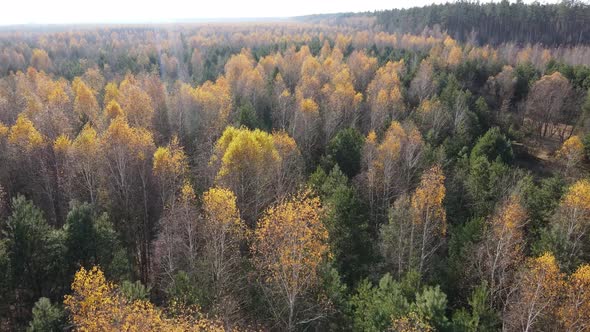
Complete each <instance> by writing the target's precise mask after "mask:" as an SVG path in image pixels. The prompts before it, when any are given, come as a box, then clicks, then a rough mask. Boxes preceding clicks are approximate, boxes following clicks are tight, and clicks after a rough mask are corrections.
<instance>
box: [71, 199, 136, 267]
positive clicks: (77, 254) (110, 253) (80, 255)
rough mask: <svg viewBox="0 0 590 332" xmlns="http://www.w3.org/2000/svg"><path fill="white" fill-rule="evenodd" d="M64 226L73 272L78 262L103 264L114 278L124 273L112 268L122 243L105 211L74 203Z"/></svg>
mask: <svg viewBox="0 0 590 332" xmlns="http://www.w3.org/2000/svg"><path fill="white" fill-rule="evenodd" d="M64 229H65V233H66V247H67V252H68V262H69V263H70V264H72V267H71V273H73V272H74V271H76V270H78V268H79V266H84V267H85V268H91V267H92V266H94V265H100V266H103V267H105V272H106V273H107V275H108V276H110V277H112V278H114V279H120V278H121V277H123V275H121V273H123V274H124V272H122V271H118V272H116V271H113V270H111V269H110V266H111V264H112V263H113V261H114V259H115V256H116V255H120V254H121V251H122V247H121V244H120V243H119V240H118V236H117V233H116V231H115V230H114V229H113V226H112V224H111V222H110V221H109V218H108V215H107V214H106V213H103V214H101V215H100V216H97V215H96V213H95V212H94V209H93V208H92V206H91V205H90V204H88V203H84V204H78V203H74V205H73V207H72V209H71V211H70V212H69V213H68V216H67V220H66V225H65V227H64ZM127 263H128V262H127Z"/></svg>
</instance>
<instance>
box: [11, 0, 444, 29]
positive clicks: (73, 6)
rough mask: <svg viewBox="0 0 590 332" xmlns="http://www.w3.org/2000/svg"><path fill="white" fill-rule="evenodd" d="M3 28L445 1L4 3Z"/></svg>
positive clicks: (360, 8) (357, 9)
mask: <svg viewBox="0 0 590 332" xmlns="http://www.w3.org/2000/svg"><path fill="white" fill-rule="evenodd" d="M1 2H3V4H2V6H1V7H2V9H1V10H0V25H14V24H29V23H33V24H64V23H139V22H140V23H149V22H170V21H175V20H181V19H215V18H262V17H292V16H300V15H308V14H324V13H340V12H363V11H373V10H379V9H391V8H407V7H414V6H423V5H427V4H430V3H433V2H436V3H440V2H446V0H288V1H284V0H283V1H279V0H99V1H96V0H95V1H84V0H2V1H1Z"/></svg>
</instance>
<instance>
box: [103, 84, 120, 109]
mask: <svg viewBox="0 0 590 332" xmlns="http://www.w3.org/2000/svg"><path fill="white" fill-rule="evenodd" d="M118 98H119V88H118V87H117V84H115V83H113V82H110V83H108V84H107V85H106V86H105V87H104V104H105V105H108V104H109V103H110V102H111V101H116V100H117V99H118Z"/></svg>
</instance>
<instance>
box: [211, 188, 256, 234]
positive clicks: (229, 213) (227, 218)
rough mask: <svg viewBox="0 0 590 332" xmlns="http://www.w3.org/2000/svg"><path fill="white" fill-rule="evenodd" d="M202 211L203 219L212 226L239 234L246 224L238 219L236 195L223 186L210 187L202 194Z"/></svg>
mask: <svg viewBox="0 0 590 332" xmlns="http://www.w3.org/2000/svg"><path fill="white" fill-rule="evenodd" d="M203 212H204V215H205V219H206V220H207V221H208V222H209V223H212V224H213V225H212V226H214V228H216V229H217V230H222V231H223V232H224V233H225V232H229V233H232V234H234V235H238V236H241V235H242V233H243V232H244V231H245V229H246V225H245V224H244V223H243V221H242V219H240V212H239V211H238V206H237V204H236V196H235V195H234V193H233V192H232V191H231V190H228V189H225V188H211V189H209V190H208V191H207V192H205V193H204V194H203Z"/></svg>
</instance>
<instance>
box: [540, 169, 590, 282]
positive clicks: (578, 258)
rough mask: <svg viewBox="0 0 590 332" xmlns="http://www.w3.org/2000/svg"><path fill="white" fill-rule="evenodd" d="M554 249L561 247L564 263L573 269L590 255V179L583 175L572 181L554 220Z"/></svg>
mask: <svg viewBox="0 0 590 332" xmlns="http://www.w3.org/2000/svg"><path fill="white" fill-rule="evenodd" d="M550 227H551V232H552V235H553V236H551V238H552V239H553V240H554V242H553V248H550V249H553V250H555V249H556V247H559V248H560V249H561V250H559V251H555V252H558V253H559V254H558V257H559V260H560V263H562V264H563V265H564V267H565V268H567V269H569V270H573V269H574V268H575V267H576V266H578V265H579V264H580V262H582V261H585V260H587V259H588V257H589V255H590V252H589V251H588V249H587V247H586V245H585V243H586V241H587V239H588V232H589V231H590V181H589V180H586V179H583V180H579V181H577V182H575V183H574V184H572V185H571V186H570V187H569V188H568V190H567V192H566V193H565V195H564V196H563V198H562V200H561V202H560V204H559V206H558V207H557V210H556V212H555V215H554V216H553V219H552V220H551V224H550Z"/></svg>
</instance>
